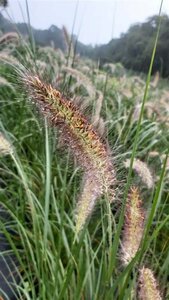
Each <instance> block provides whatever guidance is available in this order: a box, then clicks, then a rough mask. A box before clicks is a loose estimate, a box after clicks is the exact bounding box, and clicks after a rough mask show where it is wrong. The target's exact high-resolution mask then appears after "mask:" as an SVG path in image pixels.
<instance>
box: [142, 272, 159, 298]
mask: <svg viewBox="0 0 169 300" xmlns="http://www.w3.org/2000/svg"><path fill="white" fill-rule="evenodd" d="M139 284H140V287H139V288H140V291H139V299H140V300H162V297H161V295H160V292H159V290H158V288H157V282H156V279H155V277H154V275H153V272H152V271H151V270H150V269H149V268H145V267H143V268H142V269H141V270H140V276H139Z"/></svg>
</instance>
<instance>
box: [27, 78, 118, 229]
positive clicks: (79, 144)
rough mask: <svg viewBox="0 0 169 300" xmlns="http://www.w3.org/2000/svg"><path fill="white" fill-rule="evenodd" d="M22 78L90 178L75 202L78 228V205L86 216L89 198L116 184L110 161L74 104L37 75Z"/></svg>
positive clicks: (89, 203)
mask: <svg viewBox="0 0 169 300" xmlns="http://www.w3.org/2000/svg"><path fill="white" fill-rule="evenodd" d="M22 80H23V82H24V84H25V86H26V88H27V90H28V93H29V96H30V97H31V99H32V100H33V101H34V102H35V103H36V105H37V106H38V108H39V110H40V111H41V112H42V114H43V115H45V116H47V117H48V119H49V121H50V122H51V124H52V125H53V126H58V127H59V128H60V131H61V132H62V133H61V135H62V137H63V139H64V141H65V142H66V143H67V145H68V146H69V148H70V149H71V150H72V153H73V155H74V156H75V157H76V158H77V160H78V162H79V164H80V165H81V167H82V168H83V169H84V171H85V174H87V176H88V178H90V179H91V180H92V183H90V182H89V179H88V180H86V179H85V184H84V189H83V188H82V190H83V192H82V195H81V198H80V200H79V205H78V212H79V213H78V214H77V224H80V223H81V226H80V225H78V231H79V230H80V229H81V228H82V227H83V225H84V223H85V220H83V221H81V222H80V221H79V220H78V215H79V218H80V219H81V220H82V218H81V217H80V210H81V207H82V209H83V208H84V206H85V207H86V208H85V210H86V214H85V216H86V219H87V217H88V215H89V213H87V212H91V209H89V208H87V205H88V206H91V202H93V201H94V200H92V199H94V198H97V197H98V196H100V195H101V194H103V193H107V192H109V191H110V190H111V187H112V186H113V185H114V184H115V171H114V167H113V164H112V162H111V159H110V157H109V154H108V151H107V149H106V146H105V145H104V144H103V143H102V141H101V140H100V137H99V135H98V134H97V133H96V131H95V130H94V128H93V127H92V125H91V124H89V122H88V121H87V119H86V118H85V117H84V115H83V114H82V113H81V112H80V111H79V109H78V108H77V106H75V105H74V104H73V103H72V102H71V101H70V100H67V99H66V98H65V97H63V96H62V94H61V93H60V92H59V91H57V90H55V89H53V88H52V86H51V85H47V84H45V83H43V82H42V81H41V80H40V79H39V78H38V77H37V76H30V75H27V74H24V78H23V79H22ZM85 178H86V175H85ZM96 191H97V192H96ZM84 193H85V194H84ZM87 195H88V196H87ZM82 199H84V202H83V201H82ZM82 202H83V204H82ZM87 203H88V204H87ZM94 203H95V201H94ZM92 207H94V204H93V205H92Z"/></svg>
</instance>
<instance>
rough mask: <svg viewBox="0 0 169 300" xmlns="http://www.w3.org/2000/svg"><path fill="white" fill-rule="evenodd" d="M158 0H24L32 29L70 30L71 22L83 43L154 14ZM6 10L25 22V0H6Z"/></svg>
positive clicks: (168, 7)
mask: <svg viewBox="0 0 169 300" xmlns="http://www.w3.org/2000/svg"><path fill="white" fill-rule="evenodd" d="M160 3H161V0H79V1H75V0H28V6H29V14H30V20H31V25H32V26H33V27H34V28H37V29H47V28H49V27H50V26H51V25H52V24H54V25H56V26H58V27H59V28H62V26H63V25H65V26H66V27H67V29H68V31H69V32H72V27H73V24H74V28H73V32H74V34H76V35H78V37H79V40H80V41H81V42H83V43H85V44H103V43H108V42H109V41H110V39H111V38H112V37H114V38H115V37H119V36H120V34H121V33H124V32H126V31H127V30H128V28H129V27H130V25H131V24H134V23H138V22H144V21H145V20H146V19H147V18H148V17H150V16H152V15H155V14H158V12H159V8H160ZM162 11H163V13H167V14H169V0H164V2H163V8H162ZM7 13H8V14H9V15H10V17H11V19H12V20H13V21H15V22H25V21H26V22H27V20H28V18H27V12H26V1H25V0H9V7H8V9H7ZM3 14H4V16H7V14H6V12H4V13H3ZM75 15H76V18H75Z"/></svg>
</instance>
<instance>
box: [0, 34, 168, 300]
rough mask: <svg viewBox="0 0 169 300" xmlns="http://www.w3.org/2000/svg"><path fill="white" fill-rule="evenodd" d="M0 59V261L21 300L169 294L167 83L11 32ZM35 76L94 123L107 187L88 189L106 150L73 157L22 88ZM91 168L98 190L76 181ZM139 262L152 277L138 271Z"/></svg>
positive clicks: (64, 139) (70, 142) (66, 143)
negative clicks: (108, 167) (106, 163)
mask: <svg viewBox="0 0 169 300" xmlns="http://www.w3.org/2000/svg"><path fill="white" fill-rule="evenodd" d="M69 50H70V51H69ZM0 60H1V64H0V74H1V77H0V105H1V110H0V127H1V128H0V131H1V136H0V153H1V156H0V171H1V172H0V173H1V175H0V205H1V210H2V211H3V212H5V213H7V215H8V217H7V218H6V217H5V220H4V219H3V218H1V222H0V228H1V232H2V233H3V235H4V236H5V238H6V240H7V241H8V243H9V245H10V247H9V245H8V247H6V248H4V250H3V251H2V252H1V257H7V256H11V257H13V258H12V261H13V262H16V265H17V267H15V265H14V263H12V267H11V269H10V270H9V267H8V273H9V274H10V276H11V278H12V279H13V281H14V283H13V284H12V289H13V293H15V294H16V297H17V299H36V300H37V299H38V300H41V299H43V300H46V299H52V300H61V299H64V300H66V299H70V300H75V299H76V300H78V299H79V300H80V299H81V300H99V299H105V300H109V299H123V300H124V299H147V300H149V299H154V300H155V299H169V286H168V285H167V280H168V278H169V251H168V249H169V235H168V232H169V180H168V179H169V160H168V158H167V155H168V148H169V88H168V81H167V80H163V79H161V78H160V77H159V74H156V75H155V76H153V77H151V78H150V77H149V75H150V74H149V75H148V77H147V78H146V76H145V75H143V74H134V73H132V72H131V71H127V70H125V69H124V68H123V66H122V65H121V64H107V65H104V66H103V67H102V69H98V66H97V63H96V62H93V61H91V60H89V59H85V58H81V57H79V56H76V55H75V53H74V49H73V47H71V49H70V47H68V49H67V52H66V53H62V52H61V50H55V49H53V48H52V47H51V48H50V47H48V48H47V47H46V48H40V47H37V48H36V49H35V48H33V49H32V48H31V46H30V45H29V44H28V43H27V42H26V41H23V40H22V39H20V38H17V37H16V36H12V34H11V37H8V39H7V41H6V40H5V42H2V43H1V51H0ZM23 65H24V67H23ZM27 70H28V71H27ZM150 71H151V70H150ZM27 72H28V73H27ZM34 75H36V76H39V78H40V79H41V80H42V82H44V83H49V84H51V86H52V87H53V88H56V89H57V90H59V91H60V92H61V93H63V94H64V97H66V98H68V99H71V102H72V103H74V104H75V106H76V107H78V108H77V109H79V110H80V112H81V113H82V115H83V116H84V117H85V118H86V120H87V122H88V123H89V124H92V126H93V127H92V128H94V129H93V130H94V132H96V134H97V141H99V142H98V143H99V145H100V146H99V147H102V146H101V145H104V147H105V148H106V151H107V152H106V153H107V154H106V155H107V156H106V157H108V159H110V161H111V162H112V165H113V172H114V173H115V177H116V179H115V181H114V182H113V187H112V186H111V188H110V189H111V191H110V193H109V189H108V191H106V192H103V193H102V192H100V194H99V192H98V190H97V192H98V194H99V196H98V197H94V196H93V195H94V193H95V192H96V189H97V187H98V189H99V188H100V185H99V184H98V185H97V184H96V185H95V182H96V181H97V179H98V177H97V176H96V181H94V180H95V175H96V173H97V170H98V169H97V166H98V165H99V159H100V160H101V159H102V156H99V158H97V159H98V162H97V166H95V167H93V165H92V162H93V161H94V160H95V159H96V156H95V152H94V154H91V153H92V152H91V153H90V151H89V152H87V151H88V148H87V150H86V152H85V151H84V149H82V148H81V147H80V148H78V152H77V153H74V152H75V150H74V149H75V148H76V146H77V145H76V141H75V144H74V141H73V136H70V137H69V136H68V133H69V132H64V128H65V127H60V126H55V125H57V124H55V123H52V122H51V118H50V112H49V111H48V110H47V109H46V108H45V109H44V107H43V105H40V104H39V105H38V101H39V100H38V99H40V97H41V94H40V93H41V92H40V91H39V90H38V91H36V93H37V94H36V97H37V99H35V98H36V97H35V90H34V89H35V87H30V86H29V83H28V76H34ZM24 76H25V77H24ZM23 78H24V80H23ZM149 79H150V80H149ZM25 81H26V82H27V83H26V84H25ZM32 85H33V84H32ZM30 90H31V93H30ZM33 96H34V99H33ZM38 97H39V98H38ZM46 97H47V96H46ZM48 97H49V96H48ZM48 97H47V98H48ZM51 97H52V96H51ZM61 97H62V96H61ZM30 98H31V100H30ZM49 98H50V97H49ZM49 98H48V99H47V101H48V100H49ZM52 101H53V103H54V100H52ZM51 103H52V102H51ZM51 103H50V105H53V103H52V104H51ZM65 103H66V102H65ZM65 105H66V104H65ZM64 109H66V108H65V107H63V108H62V110H63V111H64ZM45 110H46V111H45ZM44 111H45V116H44ZM59 113H60V114H61V113H62V111H61V112H60V111H59ZM59 113H58V118H59ZM64 122H66V120H65V121H64ZM71 122H72V123H71ZM56 123H57V122H56ZM71 124H73V119H71V120H70V125H71ZM58 125H59V124H58ZM86 128H87V127H86ZM72 130H74V129H72ZM84 133H85V132H84ZM74 134H75V132H74ZM89 134H90V132H89ZM84 136H85V135H84ZM67 137H68V138H67ZM82 137H83V134H82ZM4 139H5V140H4ZM71 139H72V140H71ZM85 139H86V138H85V137H84V143H86V144H85V145H87V142H86V140H85ZM90 142H92V137H91V139H90V138H89V141H88V143H89V146H90ZM72 145H73V146H72ZM78 145H79V144H78ZM105 145H106V146H105ZM96 146H97V143H96ZM73 147H74V148H73ZM86 147H87V146H86ZM91 151H92V150H91ZM96 152H97V151H96ZM86 153H88V156H90V154H91V157H92V158H90V160H89V163H88V160H87V158H86V157H87V156H86ZM75 154H76V155H75ZM92 155H93V156H92ZM96 155H97V153H96ZM100 157H101V158H100ZM106 159H107V158H106ZM83 160H84V161H85V160H87V164H88V165H89V166H88V165H87V167H86V166H85V167H84V166H83V162H82V161H83ZM79 161H80V163H79ZM90 163H91V165H90ZM85 168H87V171H86V169H85ZM88 168H89V170H90V176H91V177H90V181H91V180H93V181H92V182H94V183H93V184H94V191H93V190H92V189H90V183H89V181H88V180H86V179H84V178H85V174H87V176H89V173H88ZM106 172H108V171H105V172H104V176H103V177H104V178H105V176H106V174H107V173H106ZM92 176H93V177H92ZM92 178H94V179H92ZM99 178H100V177H99ZM85 180H86V181H85ZM92 188H93V187H92ZM83 192H84V193H83ZM96 194H97V193H96ZM112 194H113V196H114V197H113V200H112ZM82 195H83V197H82ZM92 197H94V200H93V201H94V204H95V207H94V208H92V209H90V208H89V206H90V203H91V202H90V201H91V198H92ZM82 198H84V199H82ZM82 200H84V201H82ZM111 200H112V201H111ZM85 201H86V202H85ZM87 201H88V202H89V203H88V202H87ZM77 203H79V204H78V205H77ZM85 205H88V207H87V210H86V211H87V212H86V214H85V213H83V212H84V211H85ZM81 215H83V218H84V220H82V224H81V227H80V230H77V220H79V219H78V218H80V217H79V216H81ZM80 220H81V219H80ZM12 255H14V256H12ZM146 268H147V269H150V270H151V271H152V273H153V274H154V278H156V279H153V278H152V277H151V276H153V275H152V274H151V276H150V278H149V277H148V275H147V277H146V279H145V278H144V275H145V274H144V273H145V272H144V270H147V269H146ZM151 271H150V272H151ZM147 274H148V272H147ZM4 280H5V278H4ZM6 280H7V281H8V277H7V278H6ZM144 280H145V282H144ZM149 281H150V282H149ZM155 281H156V282H157V283H156V282H155ZM146 282H148V283H149V285H147V286H148V287H147V286H146ZM156 285H157V286H158V287H156ZM146 289H148V291H147V290H146ZM156 289H157V290H156ZM158 290H159V291H160V294H159V293H158ZM160 295H161V296H160ZM2 297H5V296H4V294H3V291H2Z"/></svg>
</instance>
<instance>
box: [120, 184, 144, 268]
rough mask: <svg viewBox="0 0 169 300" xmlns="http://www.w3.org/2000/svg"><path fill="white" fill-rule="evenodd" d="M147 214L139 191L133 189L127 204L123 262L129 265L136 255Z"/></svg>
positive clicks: (122, 252)
mask: <svg viewBox="0 0 169 300" xmlns="http://www.w3.org/2000/svg"><path fill="white" fill-rule="evenodd" d="M144 220H145V212H144V210H143V208H142V201H141V200H140V195H139V191H138V189H137V188H136V187H133V188H131V190H130V194H129V196H128V199H127V203H126V212H125V222H124V232H123V239H122V250H121V260H122V261H123V263H124V265H127V264H128V263H129V262H130V261H131V260H132V258H133V257H134V256H135V255H136V253H137V251H138V249H139V246H140V242H141V239H142V236H143V230H144Z"/></svg>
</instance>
